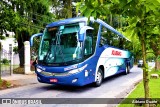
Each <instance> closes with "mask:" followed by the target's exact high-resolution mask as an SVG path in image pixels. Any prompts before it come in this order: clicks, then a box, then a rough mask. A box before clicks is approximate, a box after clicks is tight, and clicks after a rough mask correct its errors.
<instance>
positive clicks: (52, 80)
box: [50, 79, 58, 82]
mask: <svg viewBox="0 0 160 107" xmlns="http://www.w3.org/2000/svg"><path fill="white" fill-rule="evenodd" d="M50 82H58V80H57V79H50Z"/></svg>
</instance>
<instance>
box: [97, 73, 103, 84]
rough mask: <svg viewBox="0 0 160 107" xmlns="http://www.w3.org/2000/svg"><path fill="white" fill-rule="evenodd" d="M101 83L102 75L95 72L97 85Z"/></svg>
mask: <svg viewBox="0 0 160 107" xmlns="http://www.w3.org/2000/svg"><path fill="white" fill-rule="evenodd" d="M101 81H102V74H101V73H100V72H97V83H101Z"/></svg>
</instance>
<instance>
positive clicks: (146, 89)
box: [141, 33, 149, 107]
mask: <svg viewBox="0 0 160 107" xmlns="http://www.w3.org/2000/svg"><path fill="white" fill-rule="evenodd" d="M145 36H146V35H145V33H143V34H142V39H141V45H142V55H143V65H144V67H143V84H144V93H145V98H146V99H147V98H149V77H148V70H147V63H146V43H145ZM145 107H149V104H145Z"/></svg>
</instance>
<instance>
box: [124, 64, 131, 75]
mask: <svg viewBox="0 0 160 107" xmlns="http://www.w3.org/2000/svg"><path fill="white" fill-rule="evenodd" d="M129 73H130V66H129V65H126V70H125V74H126V75H127V74H129Z"/></svg>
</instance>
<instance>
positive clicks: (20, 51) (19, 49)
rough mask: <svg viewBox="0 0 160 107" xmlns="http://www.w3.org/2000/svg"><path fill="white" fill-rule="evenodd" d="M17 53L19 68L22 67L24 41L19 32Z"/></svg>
mask: <svg viewBox="0 0 160 107" xmlns="http://www.w3.org/2000/svg"><path fill="white" fill-rule="evenodd" d="M17 42H18V53H19V66H20V67H24V44H23V42H24V40H23V38H22V34H21V32H20V33H18V40H17Z"/></svg>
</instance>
